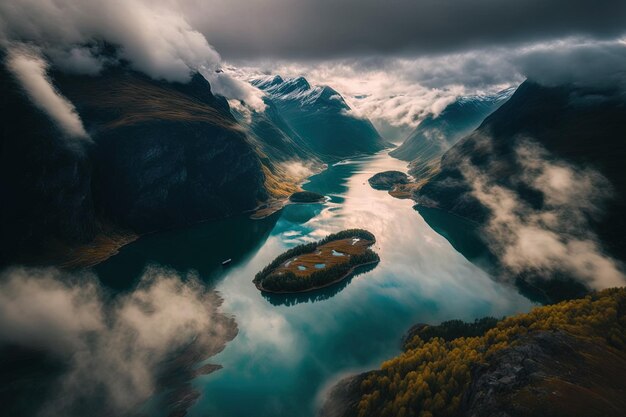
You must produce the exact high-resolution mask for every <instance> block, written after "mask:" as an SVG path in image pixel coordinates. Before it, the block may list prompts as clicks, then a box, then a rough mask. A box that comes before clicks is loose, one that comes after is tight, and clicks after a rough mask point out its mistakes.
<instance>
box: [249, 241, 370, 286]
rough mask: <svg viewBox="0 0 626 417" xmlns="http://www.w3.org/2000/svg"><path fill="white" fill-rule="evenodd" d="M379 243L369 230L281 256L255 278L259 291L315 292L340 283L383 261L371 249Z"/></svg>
mask: <svg viewBox="0 0 626 417" xmlns="http://www.w3.org/2000/svg"><path fill="white" fill-rule="evenodd" d="M374 243H376V238H375V237H374V235H373V234H372V233H370V232H368V231H367V230H362V229H349V230H344V231H341V232H338V233H335V234H331V235H328V236H327V237H325V238H324V239H322V240H320V241H318V242H312V243H305V244H303V245H299V246H296V247H295V248H292V249H289V250H288V251H286V252H284V253H283V254H281V255H279V256H278V257H277V258H276V259H274V260H273V261H272V262H271V263H270V264H269V265H267V266H266V267H265V268H263V270H262V271H260V272H259V273H258V274H256V276H255V277H254V284H255V285H256V287H257V288H258V289H259V290H261V291H263V292H269V293H283V294H284V293H297V292H305V291H313V290H317V289H320V288H324V287H328V286H330V285H333V284H335V283H338V282H340V281H342V280H344V279H346V278H348V277H349V276H351V275H352V274H353V273H354V272H355V270H356V269H357V268H359V267H362V266H365V265H371V264H376V263H378V262H379V261H380V258H379V257H378V255H377V254H376V253H375V252H374V251H372V250H371V249H370V246H372V245H373V244H374Z"/></svg>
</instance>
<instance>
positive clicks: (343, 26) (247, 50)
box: [183, 0, 626, 59]
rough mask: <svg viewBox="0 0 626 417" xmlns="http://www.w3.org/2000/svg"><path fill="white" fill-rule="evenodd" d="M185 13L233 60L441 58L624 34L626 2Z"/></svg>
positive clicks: (325, 4)
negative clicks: (422, 55)
mask: <svg viewBox="0 0 626 417" xmlns="http://www.w3.org/2000/svg"><path fill="white" fill-rule="evenodd" d="M203 3H204V4H203ZM183 7H185V8H186V12H187V13H186V14H187V16H189V19H190V20H191V21H192V24H193V25H194V26H195V27H196V28H198V29H199V30H200V31H202V32H203V33H204V34H205V35H206V36H207V38H208V39H210V41H211V43H212V44H213V45H214V46H215V47H216V48H217V49H218V50H219V51H220V53H221V54H222V55H224V56H225V57H227V58H231V59H232V58H254V57H268V56H273V57H282V58H329V57H341V56H350V55H365V54H398V53H405V52H406V53H416V52H418V53H437V52H450V51H455V50H461V49H464V48H465V49H467V48H476V47H483V46H490V45H497V44H508V43H518V42H519V43H527V42H533V41H539V40H545V39H555V38H562V37H568V36H585V37H592V38H611V37H616V36H619V35H621V34H622V33H624V32H625V31H626V1H624V0H595V1H589V0H550V1H546V0H457V1H452V0H416V1H411V0H390V1H378V0H315V1H313V0H310V1H291V0H266V1H256V2H250V1H242V0H216V1H212V2H209V3H208V4H207V3H206V2H201V1H199V0H192V1H187V2H184V3H183ZM191 12H193V13H191Z"/></svg>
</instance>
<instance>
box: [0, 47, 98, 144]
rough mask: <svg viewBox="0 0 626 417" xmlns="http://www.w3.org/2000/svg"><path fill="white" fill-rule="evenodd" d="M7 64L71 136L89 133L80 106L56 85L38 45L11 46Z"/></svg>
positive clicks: (81, 135)
mask: <svg viewBox="0 0 626 417" xmlns="http://www.w3.org/2000/svg"><path fill="white" fill-rule="evenodd" d="M7 55H8V56H7V62H6V65H7V67H8V69H9V70H10V71H11V72H12V73H13V74H14V75H15V77H16V78H17V79H18V80H19V81H20V83H21V84H22V86H23V87H24V89H25V90H26V92H27V93H28V96H29V97H30V99H31V100H32V101H33V103H35V105H37V107H39V108H40V109H41V110H43V111H44V112H45V113H46V114H48V116H49V117H50V118H51V119H52V120H53V121H54V122H55V123H56V124H57V125H58V126H59V128H61V130H62V131H63V132H64V133H65V134H66V135H67V136H70V137H77V138H88V137H89V135H88V134H87V132H86V131H85V128H84V127H83V123H82V121H81V120H80V117H79V116H78V113H76V109H75V108H74V106H73V105H72V103H70V102H69V101H68V100H67V99H66V98H65V97H63V96H62V95H61V94H60V93H59V92H58V91H57V90H56V89H55V88H54V86H53V85H52V82H51V81H50V79H49V78H48V75H47V70H48V65H47V63H46V62H45V61H44V60H43V58H42V57H41V56H40V55H39V53H38V51H37V50H36V49H34V48H27V47H25V46H12V47H10V48H9V49H8V54H7Z"/></svg>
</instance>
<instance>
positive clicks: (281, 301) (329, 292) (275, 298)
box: [262, 264, 376, 306]
mask: <svg viewBox="0 0 626 417" xmlns="http://www.w3.org/2000/svg"><path fill="white" fill-rule="evenodd" d="M374 268H376V264H370V265H363V266H362V267H360V268H356V269H355V270H354V272H353V273H352V274H351V275H350V276H349V277H347V278H345V279H342V280H341V281H339V282H337V283H336V284H333V285H330V286H328V287H325V288H320V289H319V290H315V291H308V292H302V293H296V294H272V293H262V294H263V297H265V299H266V300H267V301H269V302H270V303H272V304H273V305H275V306H281V305H283V306H293V305H296V304H300V303H315V302H317V301H323V300H328V299H329V298H332V297H334V296H335V295H337V294H338V293H339V292H340V291H341V290H343V289H344V288H346V287H347V286H348V285H349V284H350V282H351V281H352V280H353V279H354V278H356V277H358V276H359V275H363V274H365V273H367V272H370V271H372V270H373V269H374Z"/></svg>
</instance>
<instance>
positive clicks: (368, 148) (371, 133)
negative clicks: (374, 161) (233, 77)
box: [252, 75, 390, 161]
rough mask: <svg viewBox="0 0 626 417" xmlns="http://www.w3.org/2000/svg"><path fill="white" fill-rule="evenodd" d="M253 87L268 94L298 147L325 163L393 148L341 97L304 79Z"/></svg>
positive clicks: (261, 81) (276, 79)
mask: <svg viewBox="0 0 626 417" xmlns="http://www.w3.org/2000/svg"><path fill="white" fill-rule="evenodd" d="M252 84H253V85H254V86H256V87H257V88H259V89H261V90H262V91H264V92H265V93H266V101H267V102H268V103H269V104H270V106H271V108H275V109H276V111H277V112H278V113H279V114H280V116H281V117H282V119H283V120H284V122H285V123H286V125H287V126H288V128H289V129H290V130H292V131H293V132H295V133H296V134H297V136H296V137H295V140H297V142H298V144H299V145H300V146H302V147H303V148H308V149H311V150H312V151H313V152H315V154H316V155H318V156H319V157H320V158H321V159H322V160H324V161H333V160H337V159H342V158H346V157H351V156H355V155H359V154H367V153H374V152H377V151H380V150H382V149H384V148H385V147H387V146H390V145H389V144H388V143H387V142H386V141H385V140H384V139H383V138H382V137H381V136H380V134H379V133H378V132H377V131H376V129H375V128H374V126H373V125H372V123H371V122H370V121H369V120H366V119H361V118H357V117H354V116H352V115H351V114H350V110H351V109H350V106H348V104H347V103H346V102H345V101H344V99H343V97H341V95H340V94H339V93H338V92H337V91H335V90H333V89H332V88H330V87H327V86H323V87H321V86H311V85H310V84H309V82H308V81H307V80H306V79H305V78H303V77H299V78H289V79H283V78H282V77H280V76H278V75H277V76H273V77H271V76H270V77H263V78H258V79H255V80H253V81H252Z"/></svg>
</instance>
